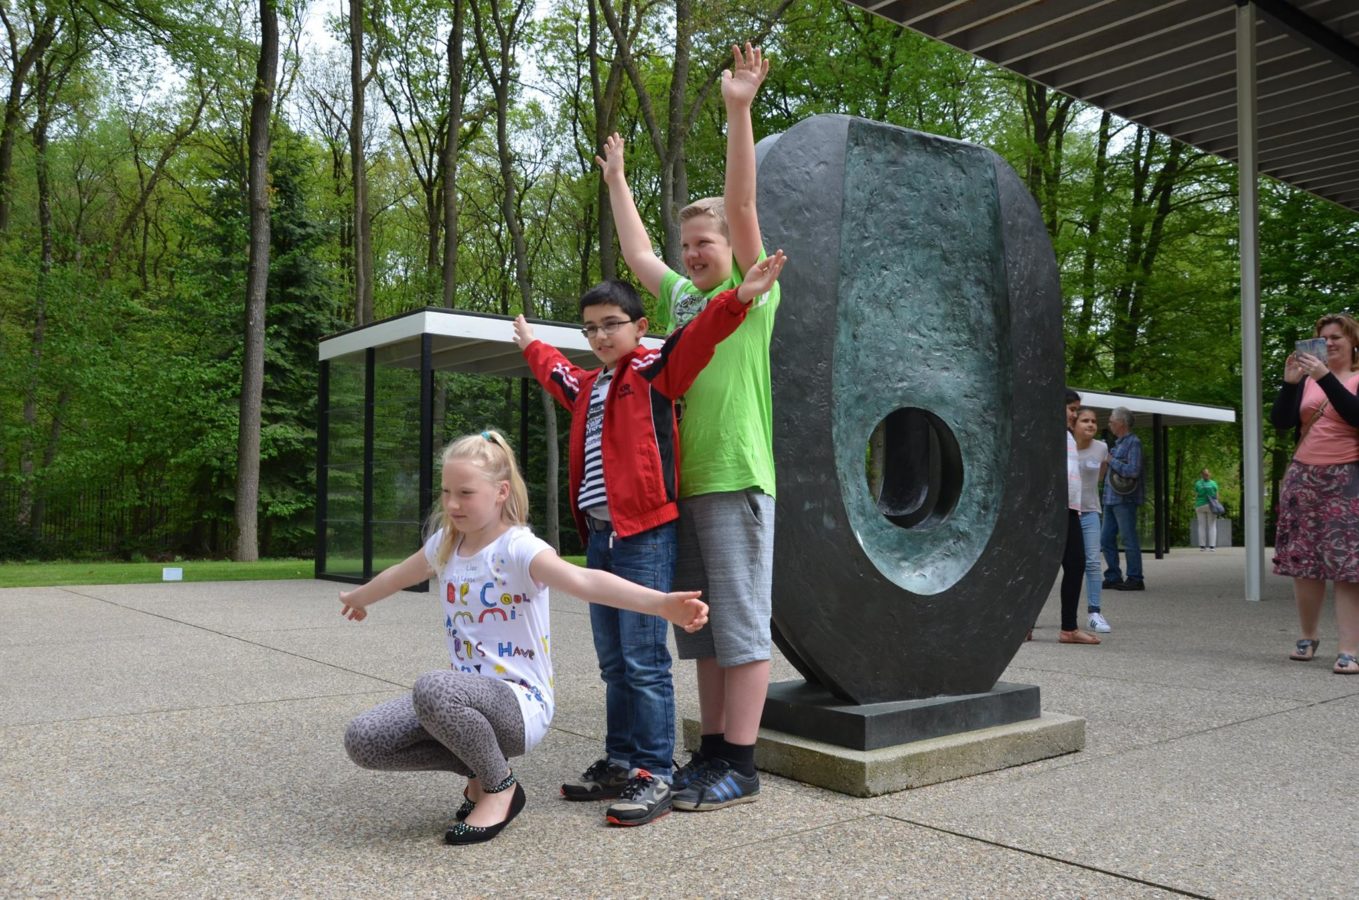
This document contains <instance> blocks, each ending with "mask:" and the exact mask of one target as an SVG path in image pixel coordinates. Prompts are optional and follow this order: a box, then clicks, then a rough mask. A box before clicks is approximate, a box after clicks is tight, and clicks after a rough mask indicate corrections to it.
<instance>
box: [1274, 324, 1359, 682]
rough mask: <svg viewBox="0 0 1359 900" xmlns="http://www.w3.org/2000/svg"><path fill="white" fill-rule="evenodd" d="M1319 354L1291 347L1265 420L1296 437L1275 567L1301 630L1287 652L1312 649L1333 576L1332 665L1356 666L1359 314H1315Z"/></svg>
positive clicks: (1347, 670) (1303, 655)
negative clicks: (1288, 588) (1286, 582)
mask: <svg viewBox="0 0 1359 900" xmlns="http://www.w3.org/2000/svg"><path fill="white" fill-rule="evenodd" d="M1313 334H1314V336H1315V337H1316V338H1322V339H1324V340H1325V342H1326V356H1325V359H1321V358H1319V357H1317V356H1315V355H1314V354H1312V353H1307V352H1304V351H1301V350H1299V351H1297V352H1294V353H1292V354H1291V355H1290V356H1289V357H1288V360H1287V361H1286V362H1285V363H1284V383H1283V384H1282V385H1281V386H1280V388H1279V394H1278V396H1277V397H1276V398H1275V400H1274V408H1273V409H1272V410H1271V411H1270V421H1272V422H1273V423H1274V426H1275V427H1276V428H1294V429H1296V433H1297V437H1298V444H1297V449H1296V450H1295V451H1294V453H1293V462H1292V464H1291V465H1290V466H1289V467H1288V473H1287V474H1286V475H1285V476H1284V481H1283V487H1282V489H1281V490H1280V492H1279V519H1278V530H1277V534H1276V536H1275V540H1274V572H1275V574H1278V575H1289V576H1292V578H1293V597H1294V599H1295V601H1296V602H1297V605H1298V622H1299V625H1300V629H1301V631H1302V637H1301V638H1300V639H1299V640H1298V643H1297V647H1296V649H1295V650H1294V651H1293V653H1291V654H1289V658H1290V659H1295V660H1299V661H1302V662H1306V661H1308V660H1311V659H1312V658H1313V657H1314V656H1315V655H1316V652H1317V647H1318V646H1319V643H1320V641H1319V640H1318V637H1317V633H1318V627H1319V625H1320V620H1321V605H1322V602H1323V601H1324V600H1325V597H1326V582H1328V581H1330V582H1334V584H1335V621H1336V631H1337V642H1338V645H1339V654H1338V655H1337V657H1336V660H1335V666H1334V668H1333V669H1332V671H1334V672H1335V673H1336V674H1337V675H1355V674H1359V660H1356V654H1359V549H1356V548H1359V396H1356V392H1359V322H1356V321H1355V320H1354V318H1353V317H1352V316H1350V315H1349V314H1348V313H1335V314H1332V315H1325V316H1322V317H1321V318H1320V319H1317V323H1316V327H1315V328H1314V330H1313Z"/></svg>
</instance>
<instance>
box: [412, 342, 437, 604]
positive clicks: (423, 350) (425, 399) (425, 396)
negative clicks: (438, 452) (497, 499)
mask: <svg viewBox="0 0 1359 900" xmlns="http://www.w3.org/2000/svg"><path fill="white" fill-rule="evenodd" d="M434 496H435V495H434V336H433V335H431V334H428V333H426V334H422V335H420V502H419V505H418V507H417V508H416V514H417V523H423V522H424V516H425V513H426V511H427V510H428V509H429V508H430V504H432V503H433V502H434ZM413 590H425V591H427V590H429V582H428V581H425V582H424V583H423V584H418V585H416V586H415V588H413Z"/></svg>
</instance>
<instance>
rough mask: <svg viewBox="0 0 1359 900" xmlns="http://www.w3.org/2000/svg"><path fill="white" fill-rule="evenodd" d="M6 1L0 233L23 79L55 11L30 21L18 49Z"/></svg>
mask: <svg viewBox="0 0 1359 900" xmlns="http://www.w3.org/2000/svg"><path fill="white" fill-rule="evenodd" d="M54 6H55V4H54ZM8 11H9V4H8V3H5V4H3V5H0V21H3V22H4V26H5V31H6V36H7V37H8V38H9V46H10V49H11V54H10V82H9V97H8V98H7V99H6V100H5V121H4V125H3V127H0V234H4V233H5V232H6V231H8V230H9V212H10V206H11V197H10V172H11V170H12V169H13V168H14V142H15V140H16V139H17V136H18V134H19V126H20V121H19V119H20V114H21V113H22V111H23V99H24V82H26V81H27V80H28V73H29V72H30V71H32V69H33V66H34V65H35V64H36V63H37V62H38V60H40V59H41V58H42V57H43V54H45V53H46V52H47V48H48V46H49V45H51V43H52V39H53V38H54V37H56V23H57V14H56V12H54V11H52V10H51V9H49V10H48V11H47V12H46V14H45V15H44V16H43V18H42V19H41V20H38V21H35V22H34V23H33V39H32V40H31V41H30V42H29V45H28V46H27V47H25V48H24V50H23V52H22V53H19V52H17V47H18V36H17V34H16V29H15V27H14V24H13V23H12V22H10V19H9V14H8Z"/></svg>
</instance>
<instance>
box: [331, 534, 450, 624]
mask: <svg viewBox="0 0 1359 900" xmlns="http://www.w3.org/2000/svg"><path fill="white" fill-rule="evenodd" d="M429 574H430V572H429V560H427V559H425V551H424V549H423V548H421V549H419V550H416V551H415V552H414V553H412V554H411V555H410V556H408V557H406V559H404V560H402V561H401V562H399V563H397V564H396V565H394V566H389V567H387V568H386V569H383V570H382V571H381V572H379V573H378V574H377V575H376V576H374V577H373V580H372V581H370V582H368V583H367V584H364V585H360V586H359V587H356V588H354V589H353V590H352V591H340V602H341V603H343V604H344V608H343V609H341V610H340V615H342V616H344V617H345V618H346V619H349V620H350V621H351V622H362V621H363V620H364V619H366V618H367V617H368V609H367V608H368V607H369V606H372V605H373V604H374V603H376V602H378V601H379V600H385V599H387V598H388V597H390V596H391V595H392V594H395V593H396V592H397V591H399V590H401V589H402V588H408V587H410V586H411V585H413V584H419V583H420V582H422V581H424V580H425V579H426V578H428V577H429Z"/></svg>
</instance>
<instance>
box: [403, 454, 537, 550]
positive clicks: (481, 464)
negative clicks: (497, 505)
mask: <svg viewBox="0 0 1359 900" xmlns="http://www.w3.org/2000/svg"><path fill="white" fill-rule="evenodd" d="M454 460H466V461H468V462H472V463H475V464H476V466H477V468H478V469H480V470H481V471H482V473H484V474H485V476H486V480H487V481H489V482H491V483H493V484H494V483H497V482H501V481H505V482H508V483H509V485H510V496H509V498H508V499H506V500H505V505H504V506H503V507H502V508H501V510H500V520H501V521H502V522H504V523H505V524H507V525H527V524H528V511H529V505H528V488H527V487H526V486H525V485H524V478H523V476H522V475H520V474H519V465H518V463H516V462H515V460H514V451H513V450H511V449H510V444H509V441H507V440H505V438H504V436H502V435H501V434H500V432H498V431H483V432H481V433H480V434H469V435H467V436H465V437H460V438H458V439H457V440H455V441H454V442H453V443H451V444H449V445H448V446H447V447H445V448H444V452H443V454H442V455H441V456H440V458H439V468H440V469H442V468H443V467H444V465H445V464H446V463H450V462H452V461H454ZM440 528H442V529H443V530H444V535H443V538H442V539H441V540H440V541H439V549H438V550H437V551H436V552H435V554H434V561H435V570H436V571H437V570H439V569H442V568H443V567H444V565H445V564H446V563H447V562H448V557H449V556H451V555H452V554H453V548H454V546H456V545H457V543H458V537H459V534H458V529H456V528H455V527H453V522H452V521H451V520H450V519H449V518H448V517H447V516H446V515H445V514H444V505H443V503H442V502H441V501H438V500H436V501H435V502H434V509H433V510H431V511H430V514H429V521H428V522H427V523H426V524H425V538H426V540H428V538H429V536H430V535H432V534H434V533H435V532H436V531H438V530H439V529H440Z"/></svg>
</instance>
